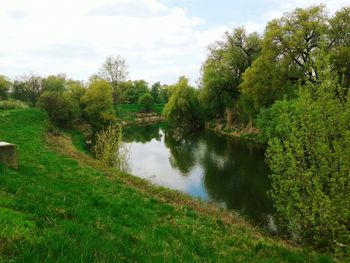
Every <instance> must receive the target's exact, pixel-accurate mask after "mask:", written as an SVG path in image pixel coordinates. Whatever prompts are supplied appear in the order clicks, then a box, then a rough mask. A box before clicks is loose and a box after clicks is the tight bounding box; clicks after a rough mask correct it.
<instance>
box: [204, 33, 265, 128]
mask: <svg viewBox="0 0 350 263" xmlns="http://www.w3.org/2000/svg"><path fill="white" fill-rule="evenodd" d="M209 52H210V54H209V57H208V59H207V61H206V62H205V63H204V65H203V67H202V86H203V87H202V90H201V96H200V98H201V102H202V104H203V105H205V108H206V109H207V112H209V113H211V114H213V113H214V115H219V116H222V115H223V114H224V113H225V112H226V114H227V126H228V127H231V126H232V123H233V113H234V112H233V111H234V108H235V104H236V103H237V100H238V98H239V95H240V90H239V86H240V84H241V82H242V75H243V73H244V72H245V70H246V69H247V68H248V67H250V65H251V63H252V62H253V61H254V59H255V58H256V57H257V56H258V54H259V52H260V39H259V36H258V35H257V34H256V33H253V34H249V35H247V33H246V31H245V29H244V28H237V29H235V30H234V31H233V33H232V34H229V33H226V35H225V39H224V41H221V42H217V43H216V44H215V45H214V46H212V47H211V48H209Z"/></svg>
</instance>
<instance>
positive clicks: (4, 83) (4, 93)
mask: <svg viewBox="0 0 350 263" xmlns="http://www.w3.org/2000/svg"><path fill="white" fill-rule="evenodd" d="M10 87H11V81H9V80H8V79H7V78H6V77H5V76H3V75H0V100H6V99H7V98H8V95H9V90H10Z"/></svg>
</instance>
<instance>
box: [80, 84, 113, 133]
mask: <svg viewBox="0 0 350 263" xmlns="http://www.w3.org/2000/svg"><path fill="white" fill-rule="evenodd" d="M82 104H83V108H84V110H83V111H84V116H85V118H86V120H87V121H88V122H89V123H90V124H91V126H93V127H94V128H95V129H100V128H102V127H103V126H105V125H108V124H110V123H114V122H115V121H116V117H115V114H116V113H115V110H114V105H113V89H112V86H111V85H110V84H109V83H108V82H107V81H105V80H95V81H93V82H92V83H91V84H90V86H89V88H88V89H87V91H86V93H85V95H84V96H83V97H82Z"/></svg>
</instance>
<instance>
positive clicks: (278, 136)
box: [267, 78, 350, 252]
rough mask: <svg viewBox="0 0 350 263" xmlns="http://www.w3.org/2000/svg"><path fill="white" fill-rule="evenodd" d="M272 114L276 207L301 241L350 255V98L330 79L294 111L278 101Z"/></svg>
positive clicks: (311, 89) (312, 88)
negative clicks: (344, 251)
mask: <svg viewBox="0 0 350 263" xmlns="http://www.w3.org/2000/svg"><path fill="white" fill-rule="evenodd" d="M270 112H271V113H272V114H273V115H275V116H277V118H276V117H274V118H272V119H273V123H272V125H273V126H274V127H275V129H274V131H273V132H271V133H270V135H271V136H272V137H274V138H272V139H271V140H270V142H269V147H268V151H267V158H268V162H269V165H270V168H271V170H272V176H271V179H272V187H273V188H272V191H271V197H272V199H273V200H274V202H275V207H276V208H277V210H278V212H279V213H280V215H282V217H283V219H284V220H285V221H286V223H287V226H288V228H289V229H290V230H291V231H292V232H293V233H295V234H297V236H298V237H299V238H300V240H301V241H303V242H305V243H308V244H313V245H315V246H316V247H319V248H323V249H332V250H333V251H337V250H346V249H347V250H348V252H350V251H349V245H350V235H349V231H350V225H349V222H350V198H349V193H350V170H349V167H350V99H349V97H346V95H345V94H344V90H343V89H342V88H341V87H339V85H338V84H337V82H336V81H334V80H332V79H330V78H325V79H323V80H322V81H319V82H318V83H316V84H308V85H307V86H306V87H304V88H303V89H302V90H301V91H300V93H299V98H298V99H296V100H295V102H294V103H293V104H292V107H291V106H290V105H288V103H287V102H279V103H277V104H276V105H275V106H273V108H272V110H271V111H270Z"/></svg>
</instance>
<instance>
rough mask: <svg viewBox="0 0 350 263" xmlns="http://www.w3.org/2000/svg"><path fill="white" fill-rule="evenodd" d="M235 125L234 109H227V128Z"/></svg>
mask: <svg viewBox="0 0 350 263" xmlns="http://www.w3.org/2000/svg"><path fill="white" fill-rule="evenodd" d="M232 125H233V109H232V108H227V109H226V128H227V129H231V128H232Z"/></svg>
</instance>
